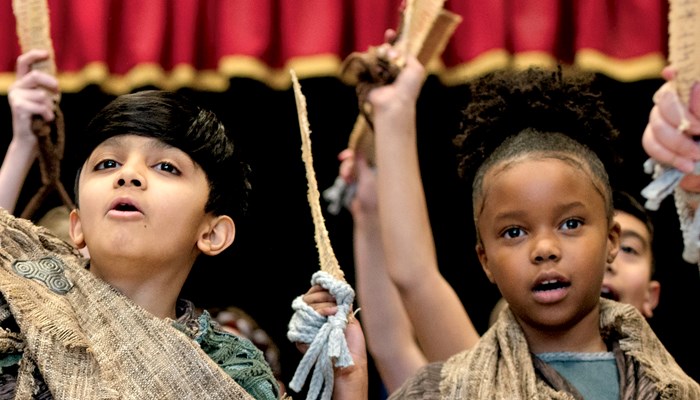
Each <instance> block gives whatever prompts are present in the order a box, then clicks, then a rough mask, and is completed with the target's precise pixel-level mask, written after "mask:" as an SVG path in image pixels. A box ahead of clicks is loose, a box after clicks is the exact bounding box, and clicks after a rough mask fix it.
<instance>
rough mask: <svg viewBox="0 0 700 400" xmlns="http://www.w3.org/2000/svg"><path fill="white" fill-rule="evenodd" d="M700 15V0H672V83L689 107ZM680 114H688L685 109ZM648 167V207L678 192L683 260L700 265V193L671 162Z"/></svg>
mask: <svg viewBox="0 0 700 400" xmlns="http://www.w3.org/2000/svg"><path fill="white" fill-rule="evenodd" d="M699 15H700V2H698V1H683V0H671V1H670V6H669V29H668V31H669V46H668V47H669V63H670V65H671V66H673V67H674V68H675V69H676V75H675V77H674V78H673V81H671V82H670V83H671V84H672V85H673V87H674V89H675V90H676V92H677V93H678V96H679V98H680V100H681V102H682V103H683V104H684V105H686V106H687V105H688V104H689V99H690V91H691V89H692V86H693V84H694V83H695V82H697V81H698V79H700V62H698V60H699V59H700V47H699V46H698V43H700V30H699V29H697V27H698V16H699ZM657 94H658V93H657ZM680 114H681V115H684V113H683V112H682V110H681V113H680ZM688 124H689V122H688V121H687V120H685V119H684V120H683V121H681V124H680V126H679V127H678V131H679V132H678V133H679V134H681V135H682V134H684V133H683V131H684V130H685V129H687V127H688ZM644 170H645V172H646V173H648V174H652V176H653V181H652V182H651V183H650V184H649V185H647V186H646V187H645V188H644V189H643V190H642V196H644V197H645V198H646V199H647V202H646V203H645V207H646V208H648V209H650V210H658V208H659V206H660V204H661V201H662V200H663V199H664V198H666V197H667V196H668V195H670V194H673V195H674V200H675V205H676V210H677V212H678V218H679V221H680V227H681V231H682V233H683V245H684V249H683V259H684V260H685V261H686V262H689V263H694V264H698V266H700V213H699V212H698V204H700V193H689V192H687V191H686V190H683V189H682V188H681V187H680V186H678V184H679V183H680V181H681V179H682V178H683V177H684V176H685V174H684V173H682V172H681V171H679V170H677V169H675V168H673V167H671V166H669V165H661V164H659V163H657V162H656V161H654V160H652V159H649V160H647V161H646V162H645V163H644ZM693 174H700V163H697V164H696V165H695V170H694V171H693Z"/></svg>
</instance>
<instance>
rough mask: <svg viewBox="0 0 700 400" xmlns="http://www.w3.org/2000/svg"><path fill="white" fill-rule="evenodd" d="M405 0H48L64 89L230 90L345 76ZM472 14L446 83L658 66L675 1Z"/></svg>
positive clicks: (6, 80) (478, 8)
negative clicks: (495, 73) (554, 69)
mask: <svg viewBox="0 0 700 400" xmlns="http://www.w3.org/2000/svg"><path fill="white" fill-rule="evenodd" d="M401 3H402V0H333V1H329V0H177V1H173V0H148V1H142V0H88V1H85V0H48V6H49V9H50V20H51V22H50V24H51V36H52V40H53V46H54V49H55V54H56V64H57V69H58V74H59V78H60V79H61V85H62V88H63V90H64V91H66V92H75V91H79V90H80V89H82V88H83V87H85V86H86V85H88V84H97V85H99V86H101V87H102V89H103V90H105V91H106V92H108V93H113V94H119V93H124V92H127V91H129V90H131V89H133V88H135V87H138V86H142V85H155V86H159V87H163V88H170V89H174V88H178V87H185V86H186V87H193V88H197V89H203V90H213V91H221V90H225V89H226V88H227V87H228V82H229V79H230V78H233V77H247V78H253V79H257V80H260V81H263V82H265V83H266V84H268V85H270V86H272V87H275V88H286V87H288V86H289V85H290V78H289V72H288V70H289V69H290V68H294V69H295V71H296V72H297V75H299V77H300V78H304V77H310V76H335V75H336V74H337V71H338V67H339V65H340V63H341V62H342V60H343V59H344V58H345V57H346V56H347V55H348V54H350V53H351V52H353V51H365V50H367V48H368V47H369V46H372V45H377V44H380V43H381V42H382V39H383V36H384V31H385V29H386V28H396V27H397V24H398V10H399V8H400V7H401ZM445 8H447V9H448V10H450V11H452V12H454V13H456V14H458V15H459V16H461V17H462V19H463V20H462V22H461V24H460V25H459V26H458V28H457V30H456V32H455V34H454V36H453V37H452V38H451V40H450V42H449V43H448V45H447V48H446V49H445V52H444V53H443V56H442V59H441V61H442V63H438V64H437V65H433V66H431V68H432V69H431V73H434V74H436V75H438V76H439V77H440V78H441V79H442V80H443V81H444V82H445V83H446V84H455V85H456V84H461V83H464V82H465V81H466V80H467V79H470V78H471V77H473V76H476V75H479V74H482V73H484V72H487V71H489V70H492V69H494V68H502V67H506V66H525V65H533V64H538V65H544V66H551V65H555V64H556V63H564V64H569V65H577V66H580V67H582V68H584V69H589V70H593V71H596V72H602V73H604V74H607V75H609V76H611V77H612V78H615V79H618V80H621V81H632V80H639V79H646V78H656V77H658V76H659V73H660V70H661V68H662V67H663V66H664V65H665V61H666V57H667V19H668V11H667V9H668V5H667V1H666V0H580V1H576V0H574V1H571V0H569V1H566V0H489V1H477V0H472V1H469V0H461V1H456V0H447V1H446V2H445ZM0 33H2V34H3V37H4V38H6V45H5V46H3V47H2V48H1V49H0V92H2V93H6V91H7V87H8V86H9V84H10V83H11V82H12V80H13V79H14V75H13V70H14V66H15V61H16V58H17V55H18V54H19V45H18V44H17V34H16V31H15V16H14V14H13V10H12V1H2V2H0Z"/></svg>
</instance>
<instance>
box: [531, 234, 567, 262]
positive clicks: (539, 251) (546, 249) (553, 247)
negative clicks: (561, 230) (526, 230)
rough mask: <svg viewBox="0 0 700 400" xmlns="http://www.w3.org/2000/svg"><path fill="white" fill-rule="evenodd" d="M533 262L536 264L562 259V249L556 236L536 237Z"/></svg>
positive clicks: (540, 235) (542, 235) (541, 235)
mask: <svg viewBox="0 0 700 400" xmlns="http://www.w3.org/2000/svg"><path fill="white" fill-rule="evenodd" d="M530 258H531V260H532V262H534V263H535V264H541V263H544V262H547V261H558V260H559V259H560V258H561V247H560V246H559V241H558V240H557V238H556V235H554V234H549V233H547V234H539V235H537V236H535V243H534V247H533V249H532V255H531V257H530Z"/></svg>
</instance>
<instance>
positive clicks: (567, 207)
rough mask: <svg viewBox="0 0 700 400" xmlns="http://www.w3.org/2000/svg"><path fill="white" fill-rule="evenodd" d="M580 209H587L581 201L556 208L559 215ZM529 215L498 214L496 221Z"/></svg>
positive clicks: (509, 212)
mask: <svg viewBox="0 0 700 400" xmlns="http://www.w3.org/2000/svg"><path fill="white" fill-rule="evenodd" d="M580 207H585V204H584V203H582V202H580V201H574V202H571V203H567V204H563V205H561V206H558V207H556V208H555V210H556V211H557V212H559V213H562V212H568V211H571V210H573V209H575V208H580ZM527 213H528V210H516V211H512V210H508V211H505V212H502V213H498V214H496V215H495V216H494V220H499V219H506V218H520V217H522V216H523V215H526V214H527Z"/></svg>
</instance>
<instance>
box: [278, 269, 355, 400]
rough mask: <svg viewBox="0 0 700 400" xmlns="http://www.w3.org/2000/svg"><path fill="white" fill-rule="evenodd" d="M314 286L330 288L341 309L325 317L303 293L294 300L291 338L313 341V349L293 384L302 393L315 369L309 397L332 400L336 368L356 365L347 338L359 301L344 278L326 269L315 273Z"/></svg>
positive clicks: (308, 353) (290, 323)
mask: <svg viewBox="0 0 700 400" xmlns="http://www.w3.org/2000/svg"><path fill="white" fill-rule="evenodd" d="M311 285H320V286H321V287H323V288H325V289H327V290H328V291H329V292H330V294H331V295H333V297H335V299H336V302H337V304H338V311H337V312H336V313H335V315H331V316H329V317H324V316H322V315H321V314H319V313H317V312H316V311H315V310H314V309H313V308H311V306H309V305H308V304H306V303H305V302H304V300H303V299H302V296H298V297H297V298H295V299H294V301H293V302H292V309H294V315H292V319H291V320H290V322H289V329H288V332H287V338H288V339H289V340H290V341H292V342H295V343H306V344H309V349H308V350H307V351H306V353H305V354H304V357H302V359H301V361H300V362H299V365H298V366H297V369H296V371H295V372H294V377H293V378H292V381H291V382H290V383H289V387H290V388H291V389H293V390H295V391H297V392H299V391H300V390H301V388H302V387H303V385H304V382H306V379H307V377H308V375H309V372H311V369H312V368H314V372H313V375H312V377H311V383H310V385H309V391H308V393H307V396H306V398H307V399H308V400H312V399H319V398H320V399H322V400H328V399H330V398H331V395H332V394H333V367H334V366H335V367H340V368H344V367H349V366H351V365H354V363H353V361H352V356H351V355H350V350H349V349H348V344H347V342H346V341H345V327H346V326H347V325H348V315H350V310H351V307H352V303H353V301H354V300H355V291H354V290H353V289H352V287H351V286H350V285H349V284H348V283H347V282H345V281H344V280H341V279H337V278H335V277H333V276H332V275H331V274H329V273H327V272H324V271H317V272H316V273H314V274H313V276H312V277H311ZM319 395H320V397H319Z"/></svg>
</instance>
